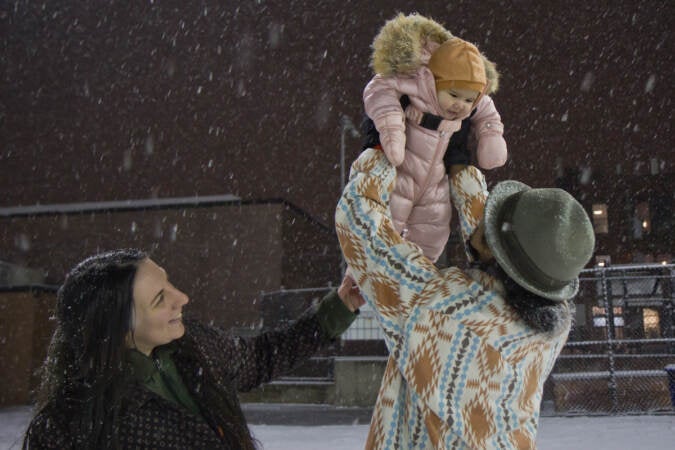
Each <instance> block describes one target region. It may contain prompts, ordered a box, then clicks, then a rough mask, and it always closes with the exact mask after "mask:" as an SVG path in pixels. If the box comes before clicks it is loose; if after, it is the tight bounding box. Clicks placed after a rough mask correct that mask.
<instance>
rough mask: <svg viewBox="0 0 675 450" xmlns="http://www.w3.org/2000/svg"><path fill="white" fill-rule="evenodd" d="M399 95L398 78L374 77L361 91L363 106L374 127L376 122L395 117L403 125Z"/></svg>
mask: <svg viewBox="0 0 675 450" xmlns="http://www.w3.org/2000/svg"><path fill="white" fill-rule="evenodd" d="M401 95H402V93H401V88H400V86H399V79H398V78H396V77H384V76H382V75H375V76H374V77H373V78H372V79H371V80H370V82H369V83H368V84H367V85H366V87H365V88H364V89H363V106H364V109H365V111H366V114H367V115H368V117H370V118H371V119H373V122H374V123H375V125H376V126H377V123H378V121H382V119H383V118H384V117H388V116H391V117H396V118H398V121H399V122H401V123H403V120H404V114H403V108H401V102H400V98H401ZM378 130H379V128H378Z"/></svg>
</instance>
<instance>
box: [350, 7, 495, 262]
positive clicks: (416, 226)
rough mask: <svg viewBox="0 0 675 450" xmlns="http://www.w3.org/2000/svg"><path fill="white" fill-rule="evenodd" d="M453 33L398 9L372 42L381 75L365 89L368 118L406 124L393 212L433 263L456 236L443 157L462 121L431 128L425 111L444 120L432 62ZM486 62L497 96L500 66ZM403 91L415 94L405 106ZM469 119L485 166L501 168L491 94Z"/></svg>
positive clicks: (399, 226)
mask: <svg viewBox="0 0 675 450" xmlns="http://www.w3.org/2000/svg"><path fill="white" fill-rule="evenodd" d="M451 38H452V34H450V32H448V31H447V30H445V29H444V28H443V27H441V26H440V25H439V24H438V23H436V22H434V21H433V20H430V19H427V18H425V17H423V16H419V15H415V14H413V15H409V16H404V15H403V14H400V15H399V16H398V17H396V18H394V19H392V20H390V21H389V22H387V23H386V24H385V26H384V27H383V28H382V30H381V31H380V33H379V34H378V36H377V37H376V38H375V41H374V43H373V49H374V51H373V56H372V65H373V69H374V70H375V73H376V75H375V76H374V78H373V79H372V80H371V81H370V82H369V83H368V85H367V86H366V87H365V89H364V91H363V103H364V107H365V111H366V115H367V116H368V117H370V118H371V119H372V120H373V122H374V124H375V127H376V128H377V130H378V131H380V135H381V133H382V130H383V129H386V128H390V127H400V128H401V129H403V128H405V136H406V143H405V144H406V145H405V154H404V156H403V160H402V162H401V163H400V165H398V167H397V169H398V175H397V182H396V187H395V188H394V192H393V193H392V198H391V202H390V206H391V212H392V217H393V220H394V226H395V228H396V230H397V231H398V232H399V233H404V235H405V236H406V238H407V239H409V240H410V241H412V242H415V243H416V244H417V245H419V246H420V247H421V248H422V250H423V251H424V254H425V255H426V256H427V257H428V258H430V259H431V260H433V261H435V260H436V259H438V257H439V256H440V254H441V253H442V252H443V249H444V247H445V243H446V242H447V240H448V236H449V235H450V217H451V211H452V210H451V206H450V196H449V193H448V180H447V176H446V169H445V164H444V162H443V156H444V154H445V151H446V149H447V148H448V143H449V142H450V138H451V136H452V135H453V133H455V132H456V131H458V130H459V129H460V127H461V125H462V122H461V120H445V119H443V120H441V121H440V123H438V124H437V125H435V126H434V127H432V128H433V129H430V128H429V127H428V126H425V125H426V124H425V123H424V121H423V120H422V119H423V114H424V113H429V114H433V115H435V116H438V118H439V119H442V118H443V112H442V109H441V107H440V105H439V103H438V99H437V96H436V84H435V81H434V75H433V73H432V72H431V70H429V68H428V67H427V63H428V62H429V58H430V57H431V55H432V53H433V52H434V50H436V49H437V48H438V47H439V46H440V44H442V43H443V42H445V41H446V40H448V39H451ZM484 62H485V67H486V74H487V78H488V89H487V93H493V92H495V91H496V90H497V86H498V73H497V71H496V69H495V66H494V64H492V63H491V62H490V61H488V60H487V59H485V58H484ZM403 95H407V96H408V97H409V99H410V105H409V106H408V107H407V108H406V109H405V111H404V110H403V109H402V107H401V102H400V98H401V97H402V96H403ZM470 122H471V138H472V139H470V141H469V142H474V143H475V145H477V151H476V152H477V159H478V164H479V166H481V167H483V168H485V169H491V168H494V167H499V166H502V165H503V164H504V163H505V162H506V153H507V150H506V142H505V141H504V138H503V137H502V134H503V124H502V122H501V118H500V116H499V113H498V112H497V109H496V108H495V106H494V102H493V101H492V99H491V98H490V97H489V96H487V95H484V96H483V97H482V98H481V99H480V100H479V102H478V104H477V105H476V107H475V111H474V113H473V114H472V116H471V118H470ZM386 150H387V149H386V148H385V152H386ZM387 156H389V157H390V158H391V156H390V155H387Z"/></svg>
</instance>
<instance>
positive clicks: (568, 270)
mask: <svg viewBox="0 0 675 450" xmlns="http://www.w3.org/2000/svg"><path fill="white" fill-rule="evenodd" d="M485 240H486V241H487V244H488V246H489V247H490V250H491V251H492V254H493V255H494V256H495V259H496V260H497V263H498V264H499V266H500V267H501V268H502V269H503V270H504V272H506V274H507V275H508V276H510V277H511V278H512V279H513V280H514V281H515V282H516V283H518V284H519V285H521V286H522V287H523V288H525V289H527V290H528V291H530V292H533V293H535V294H537V295H539V296H541V297H544V298H547V299H550V300H554V301H563V300H566V299H569V298H572V297H574V295H576V293H577V291H578V290H579V272H581V269H583V268H584V266H585V265H586V263H588V261H589V259H590V258H591V255H592V254H593V248H594V246H595V234H594V233H593V226H592V225H591V221H590V219H589V218H588V214H586V211H585V210H584V208H583V206H581V204H579V202H577V201H576V200H575V199H574V197H572V196H571V195H570V194H569V193H567V192H565V191H564V190H562V189H555V188H545V189H532V188H531V187H529V186H528V185H526V184H523V183H520V182H518V181H502V182H501V183H499V184H497V185H496V186H495V187H494V188H493V189H492V192H491V193H490V195H488V199H487V202H486V204H485Z"/></svg>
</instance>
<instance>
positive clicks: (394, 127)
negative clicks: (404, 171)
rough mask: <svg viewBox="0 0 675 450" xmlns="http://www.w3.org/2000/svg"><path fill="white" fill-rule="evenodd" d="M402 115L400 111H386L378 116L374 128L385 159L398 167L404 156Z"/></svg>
mask: <svg viewBox="0 0 675 450" xmlns="http://www.w3.org/2000/svg"><path fill="white" fill-rule="evenodd" d="M404 120H405V118H404V116H403V115H402V114H400V113H397V112H394V113H388V114H384V115H382V116H380V117H378V118H377V119H376V120H374V122H375V128H377V131H378V132H379V133H380V144H381V145H382V150H384V154H385V155H387V159H388V160H389V162H390V163H391V164H392V165H393V166H394V167H398V166H400V165H401V163H402V162H403V158H404V157H405V123H404Z"/></svg>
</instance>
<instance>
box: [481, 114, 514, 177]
mask: <svg viewBox="0 0 675 450" xmlns="http://www.w3.org/2000/svg"><path fill="white" fill-rule="evenodd" d="M503 132H504V125H503V124H502V123H501V122H492V121H490V122H487V123H484V124H482V126H481V127H480V130H478V133H477V138H478V146H477V149H476V159H477V160H478V166H479V167H480V168H482V169H494V168H495V167H501V166H503V165H504V164H505V163H506V156H507V153H508V152H507V149H506V141H505V140H504V136H502V133H503Z"/></svg>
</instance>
